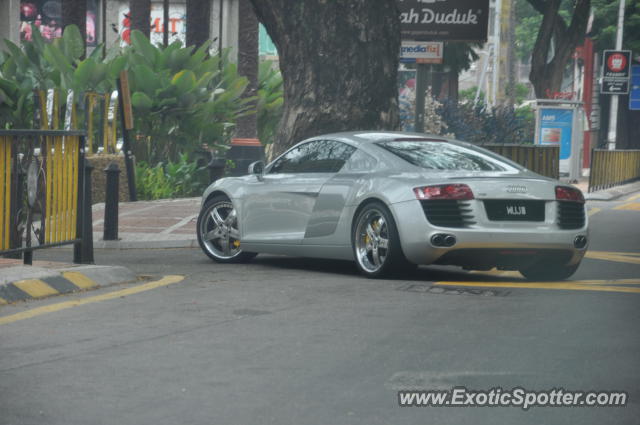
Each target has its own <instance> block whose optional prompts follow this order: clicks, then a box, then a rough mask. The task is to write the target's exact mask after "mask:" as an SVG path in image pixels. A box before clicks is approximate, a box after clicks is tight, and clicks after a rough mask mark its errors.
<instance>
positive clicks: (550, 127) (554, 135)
mask: <svg viewBox="0 0 640 425" xmlns="http://www.w3.org/2000/svg"><path fill="white" fill-rule="evenodd" d="M572 129H573V109H560V108H542V109H540V134H539V135H538V144H539V145H552V146H554V145H555V146H560V159H569V157H570V156H571V131H572Z"/></svg>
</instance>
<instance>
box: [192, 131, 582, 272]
mask: <svg viewBox="0 0 640 425" xmlns="http://www.w3.org/2000/svg"><path fill="white" fill-rule="evenodd" d="M197 232H198V241H199V243H200V246H201V247H202V250H203V251H204V252H205V254H207V255H208V256H209V257H211V258H212V259H214V260H216V261H219V262H241V261H247V260H249V259H251V258H253V257H254V256H255V255H256V254H257V253H270V254H285V255H295V256H307V257H322V258H335V259H348V260H355V262H356V264H357V266H358V268H359V269H360V271H361V272H362V273H363V274H364V275H366V276H368V277H379V276H383V275H387V274H388V273H389V272H391V271H393V270H398V269H399V268H400V269H401V268H407V267H415V265H418V264H441V265H456V266H462V267H464V268H465V269H476V270H488V269H491V268H494V267H497V268H498V269H503V270H519V271H520V273H522V274H523V275H524V276H525V277H526V278H528V279H534V280H559V279H565V278H567V277H569V276H570V275H571V274H573V273H574V272H575V271H576V269H577V268H578V265H579V264H580V261H581V260H582V257H583V256H584V254H585V251H586V249H587V240H588V229H587V215H586V214H585V205H584V197H583V196H582V193H581V192H580V190H578V189H576V188H574V187H572V186H567V185H565V184H562V183H560V182H559V181H557V180H553V179H550V178H547V177H543V176H541V175H538V174H535V173H533V172H531V171H528V170H527V169H525V168H523V167H522V166H520V165H518V164H516V163H514V162H512V161H510V160H508V159H506V158H504V157H502V156H499V155H496V154H494V153H492V152H490V151H487V150H485V149H482V148H479V147H477V146H474V145H471V144H469V143H465V142H460V141H456V140H450V139H446V138H443V137H439V136H429V135H424V134H416V133H399V132H364V131H363V132H350V133H338V134H329V135H324V136H319V137H314V138H311V139H308V140H305V141H303V142H300V143H299V144H297V145H295V146H294V147H292V148H291V149H289V150H288V151H287V152H285V153H284V154H282V155H280V156H279V157H278V158H276V159H275V161H273V162H271V163H270V164H269V165H267V166H265V165H264V164H263V163H262V162H256V163H253V164H251V165H250V166H249V174H248V175H246V176H243V177H235V178H224V179H221V180H218V181H216V182H214V183H213V184H211V186H209V188H207V190H206V191H205V192H204V195H203V197H202V209H201V212H200V216H199V217H198V224H197Z"/></svg>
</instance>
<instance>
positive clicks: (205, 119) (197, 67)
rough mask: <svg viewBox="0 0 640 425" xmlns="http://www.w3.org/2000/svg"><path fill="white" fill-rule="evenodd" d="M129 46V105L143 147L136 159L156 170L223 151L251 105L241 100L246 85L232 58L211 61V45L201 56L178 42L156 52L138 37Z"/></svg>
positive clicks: (136, 34) (156, 48)
mask: <svg viewBox="0 0 640 425" xmlns="http://www.w3.org/2000/svg"><path fill="white" fill-rule="evenodd" d="M131 44H132V45H131V47H130V48H129V49H128V50H127V51H126V52H125V55H126V58H127V60H126V62H127V66H128V68H129V75H130V86H131V93H132V94H131V103H132V104H133V107H134V119H135V129H136V132H137V133H138V136H139V137H138V139H139V140H140V141H141V145H142V147H144V149H138V150H137V151H136V156H137V157H138V158H139V159H143V160H145V161H148V162H150V163H152V164H156V163H158V162H161V161H163V160H166V159H171V160H173V161H176V160H177V159H178V156H179V154H180V153H181V152H193V151H195V150H198V149H201V147H202V146H203V145H207V146H208V147H209V148H222V147H224V146H225V145H226V142H227V141H228V138H229V137H230V136H231V132H232V129H233V123H234V122H235V120H236V119H237V118H238V117H239V116H241V115H242V114H247V113H250V112H251V111H249V110H248V109H247V106H246V105H247V103H248V101H249V99H241V95H242V93H243V92H244V90H245V88H246V86H247V79H246V78H244V77H240V76H238V73H237V68H236V66H235V64H233V63H231V62H230V61H229V60H228V52H225V53H223V54H222V55H219V56H209V55H208V48H209V43H205V44H204V45H202V46H201V47H199V48H198V49H197V50H194V48H193V47H186V48H184V47H182V45H181V44H180V43H179V42H174V43H172V44H171V45H169V46H168V47H167V48H164V47H161V46H154V45H153V44H152V43H151V42H150V41H149V39H148V38H146V37H145V36H144V35H142V33H140V32H138V31H132V33H131Z"/></svg>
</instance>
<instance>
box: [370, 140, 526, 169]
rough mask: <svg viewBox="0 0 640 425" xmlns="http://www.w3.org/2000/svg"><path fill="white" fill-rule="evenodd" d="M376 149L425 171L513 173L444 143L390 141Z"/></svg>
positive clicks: (484, 157)
mask: <svg viewBox="0 0 640 425" xmlns="http://www.w3.org/2000/svg"><path fill="white" fill-rule="evenodd" d="M377 145H378V146H380V147H382V148H384V149H386V150H387V151H389V152H391V153H393V154H394V155H397V156H399V157H400V158H402V159H404V160H405V161H407V162H409V163H411V164H413V165H417V166H418V167H422V168H426V169H428V170H469V171H508V170H509V171H513V170H515V168H514V167H513V166H511V165H510V164H507V163H506V162H503V161H500V160H499V159H498V158H495V157H493V156H490V155H488V154H485V153H483V152H481V151H477V150H473V149H470V148H466V147H464V146H459V145H454V144H452V143H448V142H444V141H443V142H440V141H438V142H432V141H415V140H414V141H409V140H394V141H386V142H378V143H377Z"/></svg>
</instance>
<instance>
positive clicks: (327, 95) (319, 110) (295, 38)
mask: <svg viewBox="0 0 640 425" xmlns="http://www.w3.org/2000/svg"><path fill="white" fill-rule="evenodd" d="M251 1H252V3H253V5H254V7H255V9H256V13H257V15H258V18H259V19H260V21H261V22H262V24H263V25H264V26H265V27H266V29H267V32H268V33H269V35H270V36H271V39H272V40H273V42H274V43H275V45H276V46H277V48H278V54H279V57H280V70H281V72H282V77H283V82H284V112H283V118H282V121H281V123H280V129H279V131H278V140H277V142H276V143H277V145H276V147H275V148H274V149H275V150H276V152H282V151H283V150H284V149H286V148H287V147H289V146H291V145H292V144H294V143H296V142H299V141H301V140H303V139H305V138H307V137H311V136H315V135H318V134H322V133H327V132H334V131H343V130H365V129H396V128H397V126H398V124H399V117H398V89H397V72H398V56H399V50H400V20H399V19H398V16H399V12H398V9H397V6H396V2H395V0H349V1H347V0H334V1H304V2H303V1H296V2H290V1H288V0H251Z"/></svg>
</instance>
